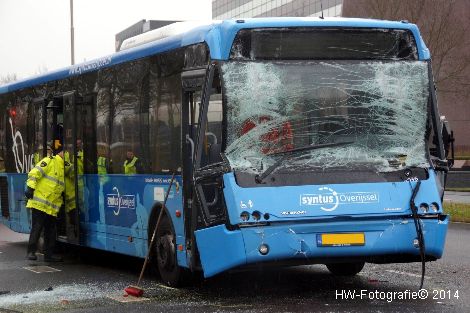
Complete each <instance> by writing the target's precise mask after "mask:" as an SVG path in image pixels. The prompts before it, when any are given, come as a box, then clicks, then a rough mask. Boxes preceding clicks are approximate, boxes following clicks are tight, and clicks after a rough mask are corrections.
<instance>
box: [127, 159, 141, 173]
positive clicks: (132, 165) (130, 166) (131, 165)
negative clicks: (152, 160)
mask: <svg viewBox="0 0 470 313" xmlns="http://www.w3.org/2000/svg"><path fill="white" fill-rule="evenodd" d="M137 160H138V158H137V157H134V158H133V159H132V161H130V162H129V161H127V160H126V161H124V174H126V175H132V174H137V169H136V167H135V162H137Z"/></svg>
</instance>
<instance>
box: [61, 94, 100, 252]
mask: <svg viewBox="0 0 470 313" xmlns="http://www.w3.org/2000/svg"><path fill="white" fill-rule="evenodd" d="M62 98H63V103H64V126H63V127H64V136H63V138H64V140H63V144H64V159H65V161H66V162H68V163H70V167H69V170H68V172H66V173H65V213H66V218H65V220H64V222H65V229H66V241H67V242H69V243H74V244H79V239H80V238H79V233H80V229H79V226H80V222H88V221H89V218H88V217H89V208H90V203H89V201H88V199H89V196H90V189H93V188H97V187H96V186H95V185H97V182H95V181H94V180H93V178H96V177H95V175H91V178H89V179H87V177H88V175H87V174H94V173H96V162H95V159H96V136H95V126H94V122H93V121H94V110H95V103H96V101H95V99H96V98H95V96H94V95H86V96H81V95H79V94H78V93H77V92H75V91H71V92H67V93H65V94H63V96H62ZM66 171H67V169H66ZM91 191H92V190H91Z"/></svg>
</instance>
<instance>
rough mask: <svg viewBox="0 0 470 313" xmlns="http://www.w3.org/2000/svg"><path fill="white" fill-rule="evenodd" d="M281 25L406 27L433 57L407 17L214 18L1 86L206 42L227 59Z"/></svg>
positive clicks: (16, 86) (423, 53)
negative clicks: (236, 42)
mask: <svg viewBox="0 0 470 313" xmlns="http://www.w3.org/2000/svg"><path fill="white" fill-rule="evenodd" d="M263 27H267V28H276V27H277V28H280V27H347V28H385V29H404V30H409V31H411V32H412V33H413V35H414V37H415V39H416V45H417V48H418V56H419V59H420V60H426V59H429V58H430V54H429V50H428V49H427V47H426V45H425V44H424V42H423V40H422V38H421V35H420V33H419V30H418V27H417V26H416V25H415V24H412V23H408V22H406V21H402V22H394V21H384V20H373V19H359V18H324V19H321V18H318V17H277V18H248V19H232V20H226V21H223V22H220V21H213V22H209V23H207V24H205V25H200V26H197V27H195V28H193V29H191V30H188V31H187V32H184V33H181V34H177V35H175V36H170V37H166V38H163V39H160V40H157V41H153V42H149V43H146V44H143V45H141V46H138V47H134V48H131V49H128V50H123V51H119V52H117V53H114V54H111V55H108V56H105V57H101V58H97V59H94V60H91V61H87V62H84V63H80V64H76V65H73V66H69V67H65V68H62V69H59V70H55V71H51V72H48V73H45V74H41V75H39V76H34V77H31V78H27V79H24V80H19V81H15V82H12V83H9V84H7V85H4V86H0V94H4V93H8V92H12V91H15V90H20V89H23V88H27V87H31V86H35V85H39V84H42V83H46V82H49V81H54V80H59V79H64V78H67V77H72V76H77V75H80V74H82V73H86V72H91V71H95V70H98V69H101V68H105V67H110V66H113V65H116V64H119V63H123V62H126V61H131V60H135V59H140V58H143V57H146V56H150V55H152V54H156V53H160V52H165V51H170V50H173V49H176V48H180V47H184V46H188V45H191V44H196V43H201V42H206V43H207V44H208V46H209V49H210V54H211V58H212V59H215V60H226V59H228V57H229V54H230V48H231V46H232V42H233V39H234V38H235V35H236V34H237V32H238V31H239V30H240V29H250V28H263Z"/></svg>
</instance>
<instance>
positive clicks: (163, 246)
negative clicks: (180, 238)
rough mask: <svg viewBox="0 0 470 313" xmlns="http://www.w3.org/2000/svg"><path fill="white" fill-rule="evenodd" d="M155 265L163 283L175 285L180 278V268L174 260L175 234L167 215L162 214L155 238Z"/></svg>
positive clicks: (178, 282)
mask: <svg viewBox="0 0 470 313" xmlns="http://www.w3.org/2000/svg"><path fill="white" fill-rule="evenodd" d="M154 247H155V249H156V255H157V260H156V261H157V266H158V271H159V272H160V276H161V278H162V280H163V282H164V283H165V284H167V285H168V286H172V287H176V286H178V285H179V284H180V282H181V278H182V268H181V267H179V266H178V262H177V260H176V236H175V233H174V231H173V228H172V227H171V222H170V220H169V219H168V217H167V216H163V217H162V220H161V221H160V225H159V227H158V229H157V233H156V238H155V246H154Z"/></svg>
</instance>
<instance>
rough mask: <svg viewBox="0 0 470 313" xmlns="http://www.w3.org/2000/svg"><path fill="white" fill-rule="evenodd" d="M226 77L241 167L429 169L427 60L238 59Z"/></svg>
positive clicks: (229, 151) (235, 159)
mask: <svg viewBox="0 0 470 313" xmlns="http://www.w3.org/2000/svg"><path fill="white" fill-rule="evenodd" d="M222 75H223V79H224V87H225V91H226V98H227V148H226V151H225V154H226V156H227V158H228V160H229V162H230V165H231V166H232V168H234V169H236V170H239V171H246V172H250V173H255V174H260V173H263V171H265V170H266V169H267V168H269V167H270V166H272V165H273V164H274V165H275V166H276V167H279V169H282V170H302V171H318V170H322V171H323V170H330V169H331V170H351V169H365V170H372V171H376V172H391V171H396V170H397V169H400V168H403V167H411V166H416V167H428V166H429V163H428V161H427V157H426V145H425V130H426V120H427V101H428V74H427V64H426V63H425V62H420V61H406V62H394V61H388V62H386V61H290V62H285V61H284V62H283V61H279V62H239V61H230V62H227V63H225V64H223V65H222ZM310 146H315V148H314V149H309V147H310ZM304 148H305V149H304ZM289 151H291V152H289ZM286 154H288V157H286V156H285V155H286ZM280 158H283V159H282V160H281V161H282V162H279V159H280ZM277 163H280V164H277Z"/></svg>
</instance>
